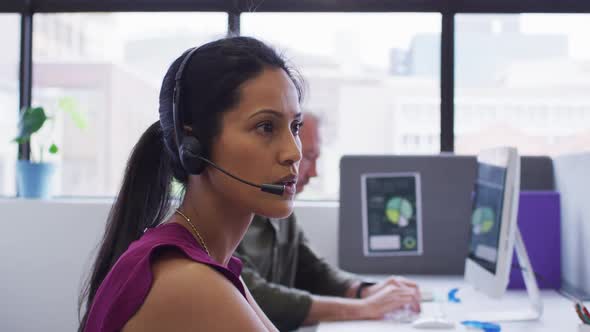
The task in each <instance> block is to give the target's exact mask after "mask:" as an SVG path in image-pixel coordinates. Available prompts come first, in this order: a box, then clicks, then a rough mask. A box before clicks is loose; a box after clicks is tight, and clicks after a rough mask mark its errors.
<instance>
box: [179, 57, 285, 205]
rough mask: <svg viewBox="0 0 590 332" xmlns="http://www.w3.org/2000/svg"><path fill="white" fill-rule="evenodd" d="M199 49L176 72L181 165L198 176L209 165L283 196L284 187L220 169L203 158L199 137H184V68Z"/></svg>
mask: <svg viewBox="0 0 590 332" xmlns="http://www.w3.org/2000/svg"><path fill="white" fill-rule="evenodd" d="M197 49H198V48H197V47H195V48H193V49H191V50H190V51H189V52H188V54H187V55H186V56H185V57H184V59H183V60H182V62H181V63H180V66H179V67H178V70H177V71H176V76H175V78H174V93H173V95H172V117H173V119H174V138H175V140H176V146H177V147H178V158H179V159H180V164H181V165H182V167H183V168H184V170H185V171H186V172H187V173H189V174H193V175H198V174H201V173H202V172H203V170H204V169H205V166H207V164H209V165H211V166H213V167H215V168H217V169H218V170H219V171H221V172H222V173H224V174H226V175H227V176H230V177H232V178H234V179H236V180H238V181H240V182H242V183H245V184H247V185H250V186H253V187H256V188H260V190H262V191H264V192H267V193H271V194H275V195H279V196H281V195H283V193H284V191H285V186H284V185H278V184H266V183H263V184H261V185H258V184H255V183H252V182H249V181H246V180H244V179H241V178H239V177H237V176H235V175H233V174H231V173H229V172H228V171H226V170H224V169H223V168H221V167H219V166H218V165H217V164H215V163H214V162H212V161H211V160H209V159H207V158H205V157H204V156H203V154H204V149H203V145H202V144H201V142H200V141H199V139H197V137H196V136H195V135H194V133H192V134H191V135H188V136H187V135H184V130H185V128H184V121H183V118H182V116H183V113H182V110H181V107H180V104H181V95H182V93H181V92H182V76H183V74H184V70H185V69H184V68H185V67H186V66H187V65H188V62H189V61H190V59H191V57H192V55H193V54H194V53H195V51H197Z"/></svg>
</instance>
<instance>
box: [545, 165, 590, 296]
mask: <svg viewBox="0 0 590 332" xmlns="http://www.w3.org/2000/svg"><path fill="white" fill-rule="evenodd" d="M553 163H554V168H555V186H556V187H557V190H558V191H559V192H560V194H561V279H562V282H563V284H564V285H563V286H564V287H567V288H569V289H570V290H572V291H577V292H579V293H585V294H590V256H589V253H590V199H589V197H590V195H589V190H590V153H585V154H577V155H567V156H560V157H557V158H555V159H554V162H553Z"/></svg>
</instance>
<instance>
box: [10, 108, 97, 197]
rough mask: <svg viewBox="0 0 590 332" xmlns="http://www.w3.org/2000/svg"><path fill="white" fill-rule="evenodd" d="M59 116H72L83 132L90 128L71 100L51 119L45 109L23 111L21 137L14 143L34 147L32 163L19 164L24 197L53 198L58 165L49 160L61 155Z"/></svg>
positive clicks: (19, 185) (18, 179)
mask: <svg viewBox="0 0 590 332" xmlns="http://www.w3.org/2000/svg"><path fill="white" fill-rule="evenodd" d="M58 112H61V113H65V114H66V115H69V117H70V118H71V119H72V121H73V122H74V124H75V125H76V127H78V128H79V129H85V128H86V126H87V120H86V118H85V116H84V114H83V113H82V112H80V111H78V107H77V106H76V102H75V100H74V99H73V98H70V97H65V98H61V99H59V100H58V102H57V107H56V111H55V112H54V114H52V115H48V114H47V112H46V110H45V108H43V107H27V108H23V110H22V111H21V114H20V118H19V123H18V129H19V131H18V136H17V137H16V138H15V139H14V142H16V143H19V144H24V143H27V142H29V143H30V146H31V149H30V151H31V155H30V160H18V161H17V168H16V171H17V185H18V190H19V195H20V196H21V197H25V198H49V197H51V184H52V181H53V177H54V175H55V172H56V163H55V162H52V161H50V160H48V159H50V158H48V156H49V155H56V154H57V153H58V152H59V148H58V146H57V144H56V143H55V136H54V130H55V120H56V116H57V113H58ZM33 136H34V137H33Z"/></svg>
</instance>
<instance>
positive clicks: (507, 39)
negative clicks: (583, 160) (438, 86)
mask: <svg viewBox="0 0 590 332" xmlns="http://www.w3.org/2000/svg"><path fill="white" fill-rule="evenodd" d="M455 27H456V50H455V55H456V64H455V78H456V93H455V98H456V99H455V114H456V117H455V119H456V120H455V137H456V140H455V149H456V151H457V153H461V154H474V153H477V152H478V151H479V150H480V149H482V148H487V147H491V146H497V145H514V146H516V147H518V149H519V150H520V153H521V154H528V155H559V154H566V153H575V152H580V151H584V150H585V151H588V150H590V43H589V42H588V31H589V30H590V15H588V14H570V15H561V14H521V15H457V17H456V25H455Z"/></svg>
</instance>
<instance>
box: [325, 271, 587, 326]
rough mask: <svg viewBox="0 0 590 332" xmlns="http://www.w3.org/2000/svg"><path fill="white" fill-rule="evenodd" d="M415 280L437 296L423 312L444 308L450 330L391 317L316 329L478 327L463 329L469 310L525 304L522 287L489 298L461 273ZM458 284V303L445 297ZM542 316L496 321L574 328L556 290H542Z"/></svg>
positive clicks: (571, 313)
mask: <svg viewBox="0 0 590 332" xmlns="http://www.w3.org/2000/svg"><path fill="white" fill-rule="evenodd" d="M410 278H411V279H412V280H415V281H417V282H418V283H419V284H420V286H421V287H423V288H428V289H431V290H433V291H434V294H435V297H436V298H437V300H438V298H440V300H441V301H440V302H439V303H435V302H426V303H423V306H422V312H423V314H424V315H432V314H433V313H434V312H436V310H438V309H437V306H438V308H442V309H443V311H444V312H446V317H447V318H448V319H451V320H453V321H455V322H456V325H455V328H454V329H450V330H448V329H447V330H418V329H415V328H413V327H412V325H411V324H402V323H396V322H392V321H350V322H334V323H321V324H319V326H318V327H317V330H316V331H317V332H332V331H334V332H336V331H337V332H349V331H355V332H357V331H371V332H379V331H388V332H392V331H395V332H404V331H406V332H418V331H482V330H472V329H467V328H465V327H464V326H463V325H461V324H460V322H461V321H462V320H465V319H467V315H468V314H469V313H473V312H478V311H486V310H487V311H491V310H494V309H496V310H510V309H511V308H524V306H528V305H529V302H528V296H527V294H526V291H525V290H515V291H512V290H509V291H508V292H507V293H506V295H505V296H504V297H502V299H501V300H493V299H490V298H489V297H487V296H486V295H484V294H480V293H478V292H475V291H474V290H473V288H472V287H470V286H469V285H468V284H466V283H465V282H464V280H463V278H462V277H424V276H420V277H410ZM456 287H458V288H459V289H460V290H459V292H458V293H457V298H459V299H460V300H461V303H450V302H448V301H447V294H448V291H449V290H450V289H452V288H456ZM542 297H543V305H544V312H543V316H542V317H541V319H540V320H538V321H530V322H503V323H500V326H501V328H502V332H576V331H578V325H579V319H578V317H577V316H576V313H575V312H574V309H573V303H572V302H571V301H570V300H568V299H567V298H565V297H564V296H562V295H561V294H559V293H557V292H556V291H551V290H547V291H545V290H543V291H542Z"/></svg>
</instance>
